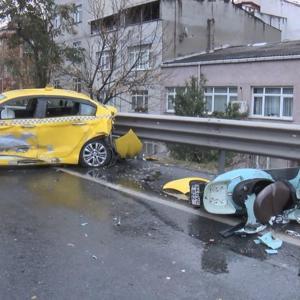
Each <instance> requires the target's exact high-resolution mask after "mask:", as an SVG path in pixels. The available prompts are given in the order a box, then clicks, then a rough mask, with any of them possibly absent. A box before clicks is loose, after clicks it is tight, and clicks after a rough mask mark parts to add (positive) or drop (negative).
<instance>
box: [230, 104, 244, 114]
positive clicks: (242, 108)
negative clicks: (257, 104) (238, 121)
mask: <svg viewBox="0 0 300 300" xmlns="http://www.w3.org/2000/svg"><path fill="white" fill-rule="evenodd" d="M231 104H238V105H239V112H240V113H241V114H243V113H247V112H248V104H247V102H246V101H231Z"/></svg>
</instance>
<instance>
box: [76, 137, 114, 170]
mask: <svg viewBox="0 0 300 300" xmlns="http://www.w3.org/2000/svg"><path fill="white" fill-rule="evenodd" d="M111 157H112V150H111V148H110V147H109V146H108V145H107V143H106V142H105V141H104V140H101V139H93V140H90V141H88V142H87V143H86V144H85V145H84V146H83V147H82V149H81V152H80V159H79V164H80V165H81V166H83V167H93V168H96V167H103V166H106V165H107V164H108V163H109V162H110V160H111Z"/></svg>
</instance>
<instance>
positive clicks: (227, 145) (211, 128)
mask: <svg viewBox="0 0 300 300" xmlns="http://www.w3.org/2000/svg"><path fill="white" fill-rule="evenodd" d="M130 128H132V129H133V130H134V131H135V132H136V134H137V135H138V136H139V137H140V138H141V139H148V140H155V141H161V142H174V143H181V144H188V145H197V146H203V147H207V148H215V149H221V150H231V151H237V152H244V153H252V154H261V155H266V156H271V157H278V158H284V159H293V160H298V159H299V160H300V125H294V124H286V123H285V124H283V123H275V122H272V123H271V122H257V121H243V120H224V119H213V118H211V119H210V118H192V117H179V116H165V115H149V114H139V113H119V114H118V115H117V117H116V122H115V130H114V133H116V134H124V133H125V132H127V131H128V129H130Z"/></svg>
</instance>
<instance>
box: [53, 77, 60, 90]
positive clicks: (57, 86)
mask: <svg viewBox="0 0 300 300" xmlns="http://www.w3.org/2000/svg"><path fill="white" fill-rule="evenodd" d="M53 85H54V88H55V89H61V85H60V80H59V79H56V80H54V84H53Z"/></svg>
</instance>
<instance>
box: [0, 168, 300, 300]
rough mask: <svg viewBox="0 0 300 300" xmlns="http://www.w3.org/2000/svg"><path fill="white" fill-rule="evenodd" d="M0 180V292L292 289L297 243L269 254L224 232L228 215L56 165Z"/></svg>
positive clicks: (75, 295)
mask: <svg viewBox="0 0 300 300" xmlns="http://www.w3.org/2000/svg"><path fill="white" fill-rule="evenodd" d="M122 168H124V170H126V168H130V166H125V167H122ZM73 170H74V171H78V170H76V169H73ZM117 170H118V168H117ZM119 171H120V170H119ZM119 171H118V172H117V173H119V174H120V172H119ZM148 171H149V172H148V173H149V174H150V175H151V176H157V174H158V173H155V174H156V175H155V174H154V173H153V174H152V173H151V170H148ZM82 172H87V171H86V170H84V171H82ZM95 172H96V171H95V170H93V171H91V173H93V174H95ZM114 172H115V171H113V172H112V171H110V172H107V174H111V175H110V176H112V177H113V175H112V174H113V173H114ZM100 173H101V172H100ZM101 174H102V175H101V176H100V175H99V173H98V176H100V177H103V176H105V175H103V173H101ZM123 175H124V174H123ZM107 176H108V175H107ZM125 176H126V174H125ZM108 177H109V176H108ZM112 177H111V178H112ZM127 177H130V176H127ZM135 177H136V178H138V179H137V181H139V180H141V179H140V178H139V174H136V175H135ZM157 177H159V176H157ZM147 178H148V177H147ZM147 178H146V179H147ZM146 179H145V180H144V183H145V184H146V185H147V188H144V189H141V187H137V186H135V185H134V186H132V188H133V189H138V188H140V190H142V191H143V192H144V193H147V192H148V189H151V185H149V184H150V183H153V182H155V180H152V179H151V180H150V181H149V178H148V181H147V180H146ZM126 184H127V186H130V184H129V183H128V182H126ZM0 190H1V196H0V216H1V221H0V239H1V247H0V262H1V268H0V299H222V300H225V299H229V300H233V299H300V277H299V276H298V270H299V267H300V249H299V247H297V246H293V245H289V244H287V243H284V245H283V246H282V248H281V249H280V251H279V254H278V255H274V256H270V255H269V256H267V255H266V254H265V252H264V246H262V245H256V244H255V243H254V242H253V238H254V237H247V238H241V237H231V238H228V239H223V238H222V237H221V236H220V235H219V234H218V232H219V231H220V230H222V229H225V228H226V227H227V225H224V224H221V223H218V222H215V221H212V220H208V219H206V218H203V217H200V216H197V215H193V214H189V213H188V212H184V211H182V210H179V209H175V208H172V207H169V206H167V205H163V204H160V203H155V202H149V201H146V200H144V199H142V198H140V199H136V198H134V197H132V196H130V195H128V194H127V195H125V194H123V193H120V192H118V191H112V190H110V189H108V188H107V187H103V186H102V185H100V184H98V183H97V182H92V181H89V180H85V179H82V178H80V177H77V176H72V175H68V174H65V173H63V172H59V171H57V170H56V169H54V168H53V169H52V168H33V169H17V170H7V169H1V170H0ZM157 190H159V188H157Z"/></svg>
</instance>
